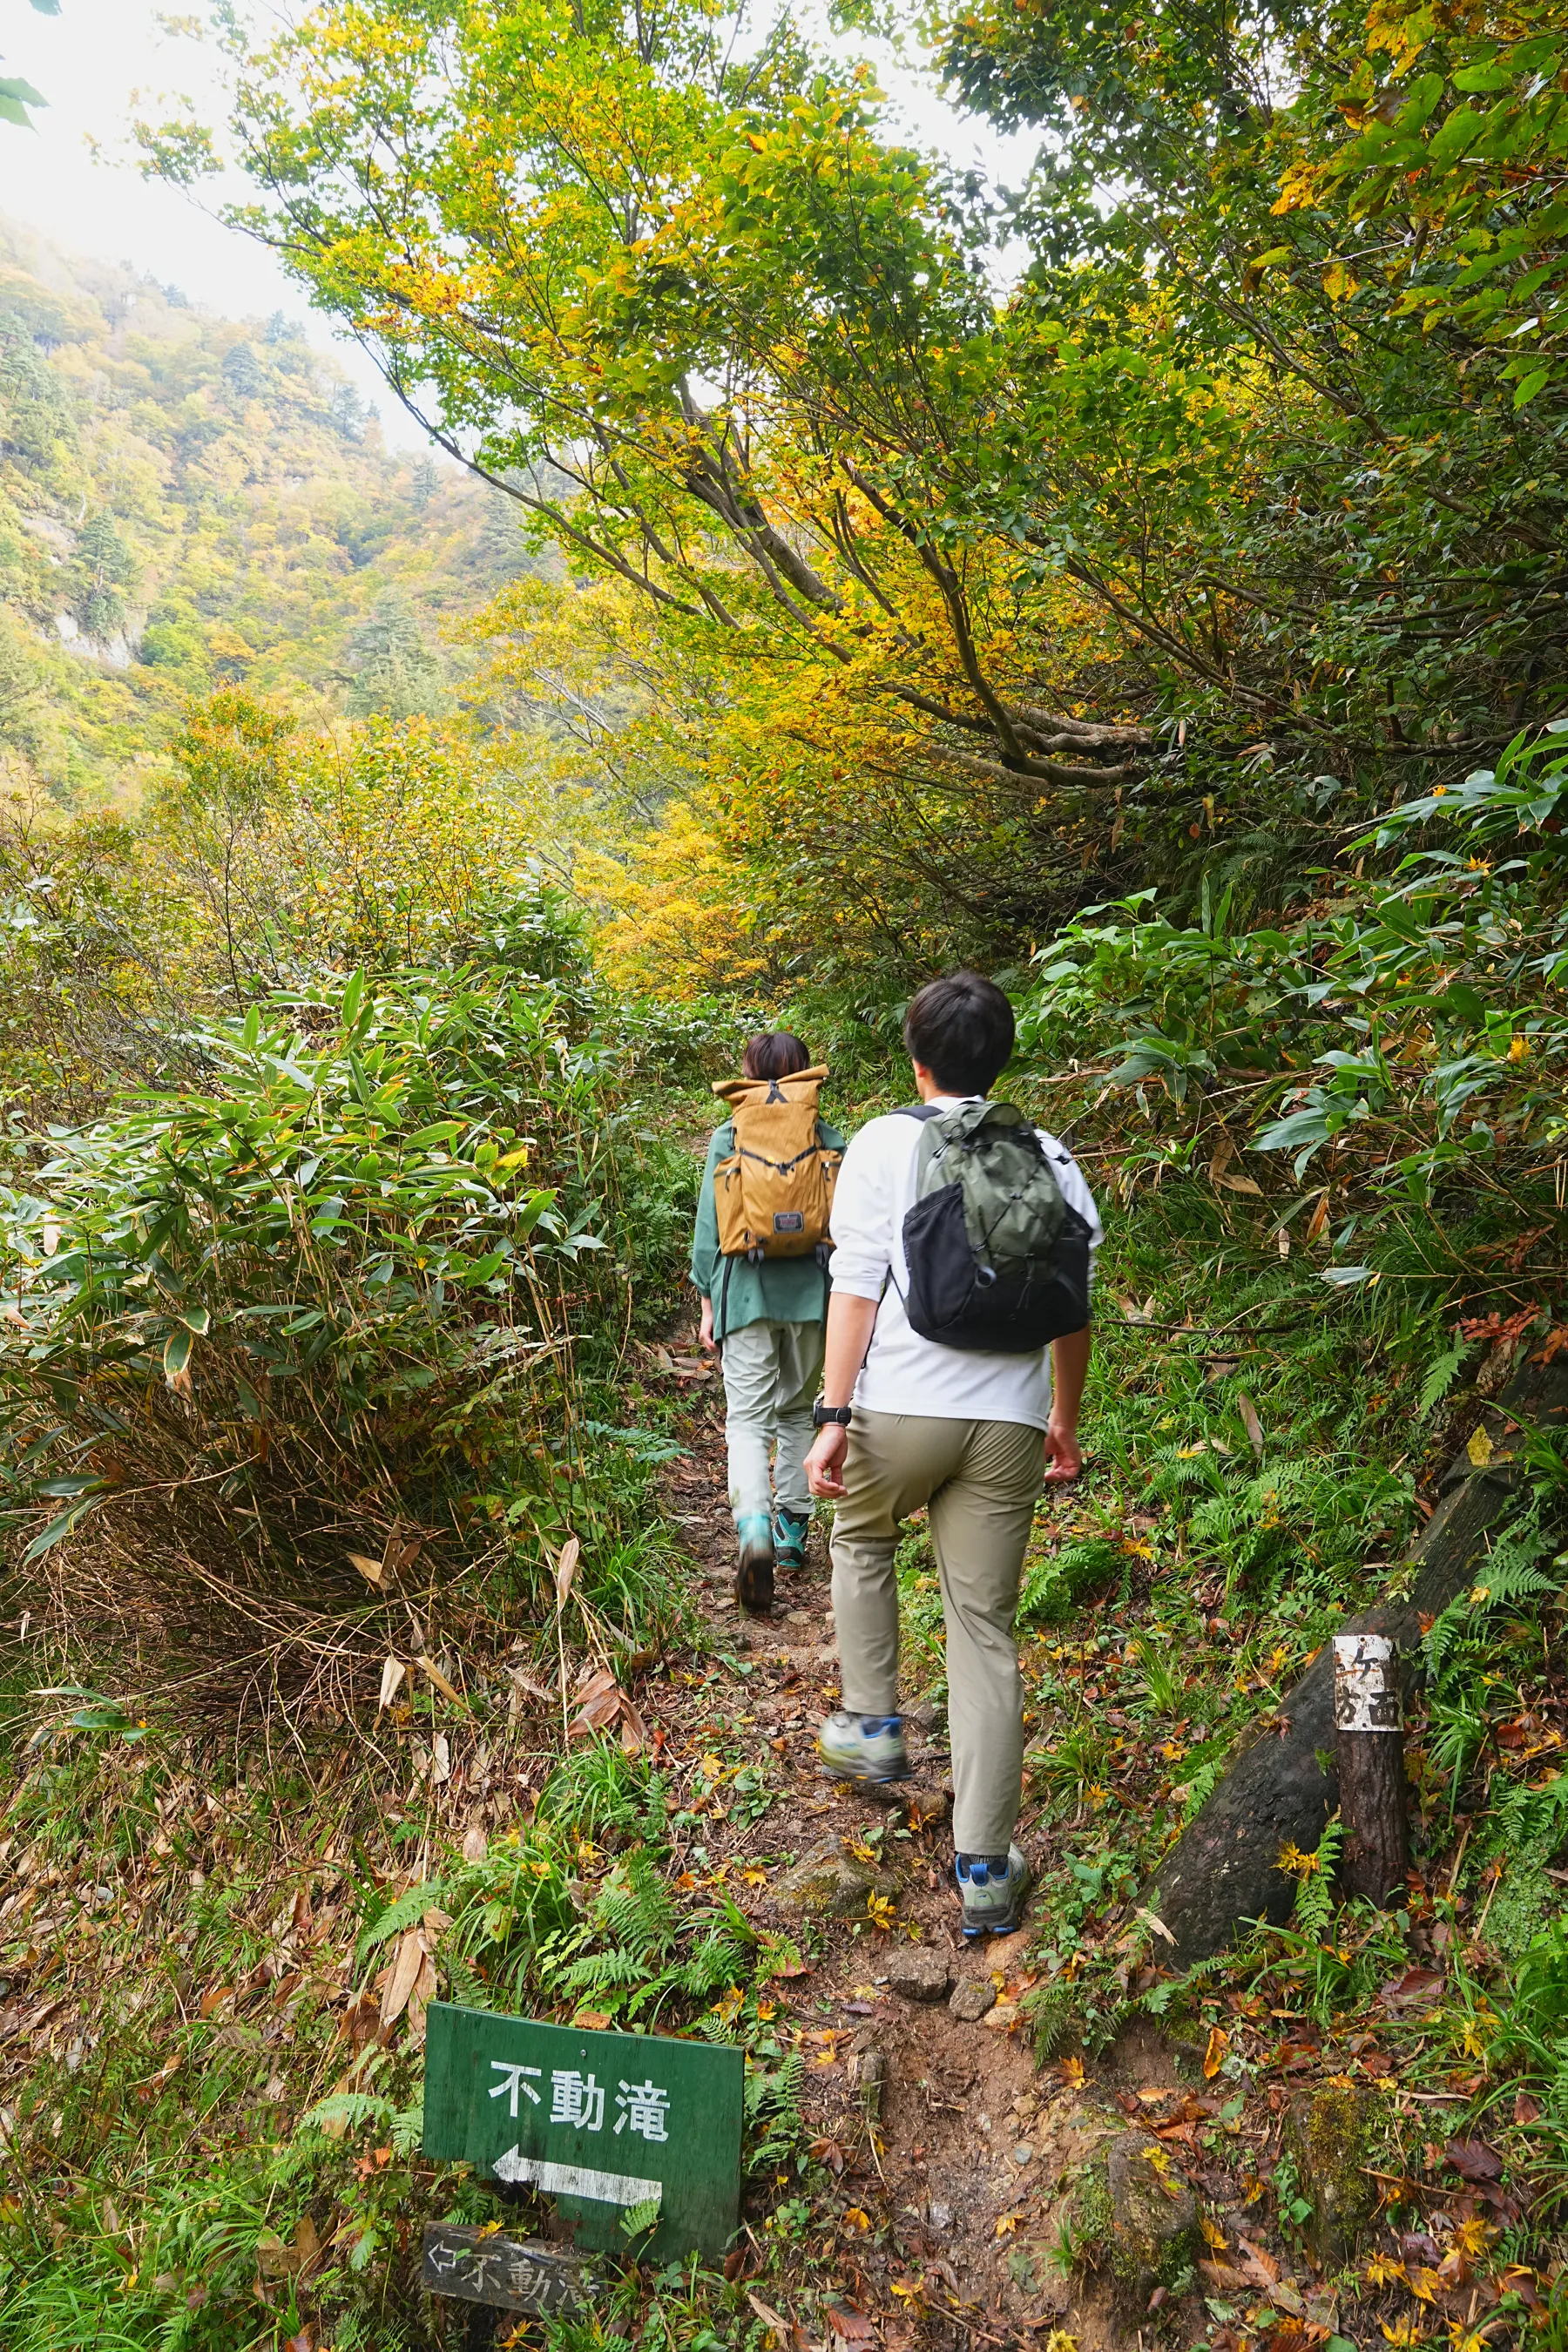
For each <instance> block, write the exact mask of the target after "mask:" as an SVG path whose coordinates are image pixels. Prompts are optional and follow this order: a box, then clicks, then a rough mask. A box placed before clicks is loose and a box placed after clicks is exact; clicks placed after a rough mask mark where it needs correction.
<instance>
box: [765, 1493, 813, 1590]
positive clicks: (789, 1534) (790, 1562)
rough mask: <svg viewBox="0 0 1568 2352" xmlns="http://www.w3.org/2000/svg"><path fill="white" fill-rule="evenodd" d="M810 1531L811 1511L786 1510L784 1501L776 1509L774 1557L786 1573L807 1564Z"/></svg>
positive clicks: (774, 1513) (774, 1514)
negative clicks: (806, 1548) (806, 1546)
mask: <svg viewBox="0 0 1568 2352" xmlns="http://www.w3.org/2000/svg"><path fill="white" fill-rule="evenodd" d="M810 1533H811V1514H810V1512H809V1511H786V1510H785V1509H784V1505H783V1504H782V1503H780V1504H779V1505H778V1506H777V1507H776V1508H775V1509H774V1512H773V1559H774V1561H775V1562H776V1564H777V1565H778V1566H779V1567H780V1568H782V1569H783V1570H784V1571H785V1573H786V1574H787V1573H789V1572H790V1571H791V1570H800V1569H803V1568H804V1567H805V1544H806V1538H807V1537H808V1536H809V1535H810Z"/></svg>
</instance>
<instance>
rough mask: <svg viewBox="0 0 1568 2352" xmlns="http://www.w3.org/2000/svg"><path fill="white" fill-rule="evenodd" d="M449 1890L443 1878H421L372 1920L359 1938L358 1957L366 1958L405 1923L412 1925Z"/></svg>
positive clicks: (440, 1902) (441, 1899)
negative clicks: (417, 1883)
mask: <svg viewBox="0 0 1568 2352" xmlns="http://www.w3.org/2000/svg"><path fill="white" fill-rule="evenodd" d="M446 1893H447V1885H446V1882H445V1880H444V1879H440V1878H426V1879H422V1880H421V1881H420V1883H419V1885H417V1886H411V1887H409V1889H408V1890H407V1892H406V1894H404V1895H399V1896H398V1897H397V1900H396V1901H395V1903H389V1904H388V1905H387V1906H386V1908H385V1910H384V1912H382V1914H381V1916H380V1917H379V1918H376V1919H373V1920H372V1921H371V1924H370V1926H369V1927H367V1928H366V1929H365V1931H364V1933H363V1936H362V1937H360V1939H359V1945H358V1950H357V1957H358V1958H359V1959H360V1960H361V1961H362V1962H363V1960H364V1959H365V1958H367V1957H368V1955H369V1954H370V1953H372V1952H374V1950H375V1949H376V1948H377V1946H378V1945H381V1944H384V1943H385V1942H386V1940H387V1937H389V1936H395V1935H398V1934H399V1933H401V1931H402V1930H403V1929H404V1928H405V1927H413V1925H414V1922H415V1921H416V1919H422V1918H423V1917H424V1916H425V1914H426V1911H429V1910H432V1909H435V1908H436V1907H437V1906H440V1905H441V1904H442V1902H443V1899H444V1897H445V1895H446Z"/></svg>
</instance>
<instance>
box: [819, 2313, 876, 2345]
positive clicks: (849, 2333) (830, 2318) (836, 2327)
mask: <svg viewBox="0 0 1568 2352" xmlns="http://www.w3.org/2000/svg"><path fill="white" fill-rule="evenodd" d="M826 2320H827V2325H828V2326H829V2327H831V2328H832V2330H833V2333H834V2334H835V2336H843V2338H844V2339H845V2341H846V2343H848V2344H874V2343H875V2342H876V2340H877V2323H876V2321H875V2320H874V2319H870V2318H868V2316H867V2315H866V2313H865V2312H863V2311H855V2310H848V2311H840V2310H839V2309H838V2307H837V2305H835V2304H831V2303H830V2304H829V2305H828V2306H827V2310H826Z"/></svg>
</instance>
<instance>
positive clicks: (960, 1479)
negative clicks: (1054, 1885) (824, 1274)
mask: <svg viewBox="0 0 1568 2352" xmlns="http://www.w3.org/2000/svg"><path fill="white" fill-rule="evenodd" d="M1013 1036H1014V1024H1013V1009H1012V1006H1011V1005H1010V1004H1009V1003H1008V1002H1007V999H1006V997H1005V995H1004V994H1003V992H1002V991H1001V990H1000V989H999V988H997V987H996V986H995V985H994V982H991V981H989V980H985V979H984V978H983V977H982V976H981V975H980V974H979V973H976V972H955V973H952V974H950V975H949V976H947V977H946V978H945V979H942V980H937V981H932V982H930V983H929V984H928V985H927V986H926V987H925V988H923V989H921V992H919V994H918V995H917V996H916V997H915V998H914V1000H913V1002H912V1003H910V1008H909V1012H908V1014H907V1016H906V1018H905V1023H904V1042H905V1045H906V1046H907V1047H908V1049H909V1052H910V1057H911V1059H912V1061H913V1064H914V1076H915V1085H916V1089H917V1091H918V1093H919V1095H920V1097H921V1108H920V1110H919V1111H918V1112H916V1113H914V1114H912V1115H911V1114H910V1113H908V1112H895V1113H892V1114H889V1116H888V1117H886V1118H875V1119H872V1120H871V1121H870V1122H869V1123H868V1125H867V1126H866V1127H864V1128H862V1129H861V1130H860V1132H859V1133H858V1135H857V1136H856V1137H855V1138H854V1139H853V1141H852V1142H851V1143H850V1145H849V1147H848V1150H847V1152H846V1153H845V1157H844V1163H843V1167H842V1170H841V1171H840V1173H839V1177H838V1183H837V1191H836V1192H835V1196H834V1202H833V1215H832V1232H833V1244H834V1256H833V1268H832V1271H833V1292H832V1297H831V1300H830V1302H829V1306H828V1316H827V1332H826V1354H825V1361H824V1370H823V1392H822V1397H821V1400H820V1401H819V1402H818V1404H817V1406H816V1414H815V1417H816V1420H817V1422H818V1423H819V1430H820V1433H819V1435H818V1436H817V1438H816V1443H815V1444H814V1445H813V1447H812V1450H811V1453H810V1454H809V1456H808V1457H807V1462H806V1472H807V1476H808V1479H809V1481H810V1485H811V1489H812V1492H813V1494H815V1495H816V1496H821V1497H824V1498H826V1499H827V1500H830V1501H832V1502H833V1503H834V1505H835V1506H836V1509H835V1517H834V1531H833V1539H832V1553H833V1606H834V1616H835V1625H836V1630H837V1641H838V1657H839V1667H840V1678H841V1682H842V1686H843V1688H842V1706H841V1707H840V1709H839V1711H838V1712H837V1714H835V1715H834V1716H832V1717H829V1718H828V1720H827V1721H826V1723H825V1724H824V1725H823V1726H822V1727H821V1729H820V1731H819V1734H818V1748H819V1750H820V1753H821V1756H822V1759H823V1761H824V1763H825V1765H826V1769H828V1770H829V1772H831V1773H833V1774H835V1775H836V1776H837V1777H840V1778H843V1779H846V1780H895V1779H899V1778H900V1777H902V1775H903V1773H904V1771H905V1769H906V1764H905V1755H904V1739H903V1725H902V1721H901V1718H900V1715H899V1712H898V1668H899V1619H898V1590H897V1585H896V1582H895V1579H894V1573H893V1556H894V1553H895V1551H896V1549H897V1547H898V1541H899V1536H900V1529H901V1527H902V1524H903V1522H904V1521H905V1520H906V1519H908V1517H910V1514H911V1513H912V1512H914V1511H916V1510H918V1509H920V1508H921V1507H929V1511H930V1526H931V1548H932V1550H933V1551H934V1553H935V1555H936V1562H937V1570H938V1574H939V1576H940V1579H941V1583H942V1609H943V1614H944V1617H945V1621H946V1632H947V1675H948V1720H949V1728H950V1731H951V1734H952V1763H953V1783H954V1790H955V1801H954V1807H953V1843H954V1845H955V1848H956V1849H957V1853H956V1864H955V1870H956V1876H957V1881H958V1887H959V1892H960V1895H961V1896H962V1899H963V1930H964V1934H965V1935H966V1936H968V1937H977V1936H982V1935H986V1934H1005V1933H1007V1932H1008V1931H1009V1930H1010V1929H1011V1928H1013V1927H1016V1925H1017V1924H1018V1922H1019V1920H1020V1918H1021V1916H1022V1912H1023V1903H1024V1898H1025V1895H1026V1892H1027V1886H1028V1875H1029V1874H1028V1868H1027V1864H1026V1861H1025V1858H1024V1856H1023V1854H1022V1853H1020V1852H1019V1850H1018V1847H1017V1846H1016V1843H1014V1831H1015V1829H1016V1824H1017V1817H1018V1808H1019V1804H1020V1801H1021V1799H1022V1791H1023V1748H1024V1735H1023V1686H1022V1683H1021V1680H1020V1677H1019V1674H1018V1655H1017V1647H1016V1643H1015V1641H1014V1638H1013V1618H1014V1614H1015V1612H1016V1608H1017V1600H1018V1584H1019V1578H1020V1575H1021V1572H1022V1569H1023V1561H1024V1553H1025V1549H1026V1545H1027V1543H1028V1538H1029V1530H1030V1527H1031V1525H1032V1522H1033V1517H1034V1510H1035V1505H1036V1503H1037V1500H1038V1498H1039V1496H1040V1492H1041V1489H1042V1486H1044V1485H1045V1484H1046V1483H1047V1482H1048V1481H1060V1480H1067V1479H1071V1478H1076V1477H1077V1476H1078V1475H1079V1469H1080V1467H1081V1465H1082V1455H1081V1453H1080V1450H1079V1442H1078V1416H1079V1401H1080V1399H1081V1396H1082V1392H1083V1384H1084V1378H1085V1374H1086V1372H1087V1370H1088V1365H1089V1329H1088V1321H1087V1317H1088V1286H1089V1278H1090V1276H1089V1269H1090V1266H1091V1263H1092V1255H1093V1252H1094V1251H1095V1249H1097V1248H1098V1246H1099V1244H1100V1238H1101V1229H1100V1219H1099V1216H1098V1214H1097V1213H1096V1210H1095V1205H1094V1202H1093V1199H1092V1198H1091V1196H1090V1194H1089V1188H1088V1186H1087V1185H1086V1184H1085V1182H1084V1181H1083V1177H1082V1175H1081V1174H1080V1172H1079V1168H1078V1166H1077V1163H1076V1162H1075V1161H1074V1160H1073V1159H1072V1156H1071V1154H1070V1153H1069V1152H1068V1151H1065V1150H1063V1148H1062V1146H1061V1145H1060V1144H1059V1143H1058V1141H1057V1139H1056V1138H1055V1137H1054V1136H1051V1135H1049V1134H1047V1133H1046V1132H1045V1130H1043V1129H1037V1130H1034V1137H1035V1138H1036V1139H1037V1142H1036V1141H1035V1140H1031V1139H1030V1131H1029V1130H1028V1129H1026V1127H1025V1126H1024V1124H1023V1122H1021V1121H1020V1120H1019V1119H1018V1118H1017V1115H1016V1113H1010V1112H1009V1111H1008V1110H1007V1108H1006V1107H1005V1106H1001V1105H998V1106H994V1107H992V1108H984V1107H983V1106H984V1098H985V1097H988V1096H989V1094H990V1091H991V1088H992V1087H993V1085H994V1082H995V1080H996V1078H997V1077H998V1076H1000V1074H1001V1072H1002V1070H1003V1069H1004V1067H1005V1065H1006V1063H1007V1061H1008V1060H1009V1058H1010V1056H1011V1054H1012V1050H1013ZM926 1122H930V1123H931V1127H932V1129H933V1130H934V1131H933V1133H931V1135H930V1136H928V1135H927V1134H926V1129H925V1123H926ZM999 1134H1000V1137H1001V1141H1000V1144H999V1145H996V1147H995V1148H996V1149H997V1150H999V1151H1000V1153H1001V1155H1002V1156H1001V1160H999V1162H998V1164H999V1165H1000V1166H1003V1167H1004V1168H1005V1171H1006V1172H1005V1178H1004V1181H1001V1183H1000V1184H999V1185H996V1184H994V1186H993V1190H992V1192H991V1193H990V1194H989V1195H987V1196H984V1197H988V1198H989V1199H990V1200H991V1201H992V1202H999V1203H1001V1207H1000V1211H999V1217H1000V1218H1001V1219H1005V1218H1006V1216H1007V1215H1008V1213H1009V1206H1010V1205H1011V1212H1012V1213H1013V1215H1014V1217H1015V1220H1016V1222H1017V1224H1018V1230H1017V1231H1016V1232H1015V1233H1014V1234H1013V1235H1012V1242H1013V1244H1014V1245H1015V1249H1016V1250H1023V1251H1025V1252H1026V1253H1028V1252H1032V1253H1033V1254H1032V1255H1026V1256H1025V1257H1023V1258H1018V1257H1017V1256H1016V1255H1015V1257H1014V1258H1013V1259H1008V1258H1007V1257H1006V1256H1005V1246H1006V1244H1007V1238H1008V1237H1007V1236H1006V1235H1005V1234H1002V1231H1001V1225H1000V1223H998V1224H997V1225H996V1226H995V1227H994V1229H993V1234H992V1238H993V1239H996V1240H997V1252H996V1264H997V1265H998V1266H999V1267H1000V1268H1001V1269H1002V1273H1001V1276H994V1274H993V1271H992V1269H991V1267H990V1266H989V1265H987V1264H985V1263H984V1262H983V1261H984V1256H985V1253H984V1252H982V1253H981V1260H982V1262H981V1263H979V1265H978V1271H976V1270H975V1267H974V1265H972V1262H971V1258H970V1255H969V1250H968V1242H967V1241H966V1230H967V1231H968V1232H969V1233H970V1234H972V1233H973V1223H974V1200H975V1196H974V1195H973V1193H972V1194H970V1195H969V1197H968V1199H967V1202H964V1203H963V1209H962V1213H961V1202H963V1195H962V1194H960V1193H959V1192H956V1191H954V1192H952V1193H950V1194H949V1195H948V1196H947V1197H946V1198H945V1199H939V1198H938V1197H937V1196H936V1193H937V1190H938V1189H941V1188H942V1187H945V1186H947V1185H951V1184H952V1182H953V1178H952V1173H951V1171H952V1169H953V1168H961V1167H962V1166H963V1162H964V1161H965V1160H966V1158H967V1157H968V1156H969V1154H970V1151H971V1148H972V1147H973V1146H974V1145H976V1144H978V1146H979V1147H980V1150H981V1153H982V1155H984V1151H985V1150H987V1149H988V1148H991V1147H992V1146H994V1145H995V1139H996V1138H997V1136H998V1135H999ZM933 1149H934V1150H935V1151H936V1152H937V1153H938V1154H939V1155H941V1154H943V1153H945V1154H946V1158H945V1160H942V1164H941V1165H940V1166H938V1167H935V1168H932V1167H930V1166H929V1165H928V1163H930V1162H931V1156H932V1152H933ZM1041 1160H1043V1170H1042V1169H1041V1167H1040V1166H1038V1165H1037V1162H1039V1161H1041ZM1020 1204H1021V1205H1020ZM917 1207H918V1213H917V1216H916V1218H915V1219H914V1220H913V1221H912V1223H911V1224H910V1229H909V1234H908V1237H907V1236H906V1223H905V1221H906V1219H908V1218H909V1217H910V1212H911V1210H917ZM944 1209H949V1210H951V1211H952V1216H951V1218H949V1219H948V1220H947V1221H946V1242H945V1247H946V1251H947V1257H946V1262H945V1264H944V1265H935V1266H934V1271H933V1260H932V1257H931V1252H932V1250H933V1248H935V1247H936V1246H937V1244H936V1243H935V1242H934V1241H933V1238H932V1236H933V1232H934V1227H933V1224H932V1222H931V1213H932V1212H933V1211H934V1212H935V1213H937V1215H938V1217H939V1218H940V1216H941V1213H942V1211H943V1210H944ZM1031 1218H1033V1219H1034V1221H1035V1222H1034V1223H1032V1224H1031V1223H1030V1222H1029V1221H1030V1219H1031ZM1057 1219H1059V1220H1060V1221H1061V1229H1060V1232H1059V1234H1058V1236H1057V1238H1056V1239H1054V1240H1051V1239H1050V1238H1049V1236H1050V1235H1051V1234H1052V1233H1053V1230H1054V1225H1053V1221H1054V1220H1057ZM1020 1234H1021V1236H1022V1237H1021V1239H1020ZM998 1236H1000V1238H998ZM907 1239H908V1242H909V1244H910V1246H906V1240H907ZM910 1247H912V1248H913V1249H914V1252H915V1255H916V1263H915V1265H914V1267H913V1269H912V1270H911V1265H910ZM1009 1266H1013V1267H1015V1268H1016V1267H1019V1266H1021V1267H1022V1273H1021V1275H1020V1274H1017V1273H1015V1274H1014V1276H1012V1286H1011V1288H1009V1286H1008V1276H1007V1269H1008V1267H1009ZM1058 1276H1060V1279H1059V1280H1058V1279H1057V1277H1058ZM944 1280H945V1282H946V1288H945V1290H942V1289H941V1285H942V1282H943V1281H944ZM933 1281H934V1282H935V1283H936V1284H937V1286H938V1287H937V1288H936V1289H933V1287H932V1284H933ZM955 1281H956V1282H958V1284H959V1287H958V1289H955V1288H954V1282H955ZM1053 1282H1055V1283H1056V1288H1055V1290H1053V1289H1052V1284H1053ZM986 1286H989V1289H987V1287H986ZM939 1292H940V1296H939ZM1047 1293H1048V1294H1049V1296H1047ZM961 1295H962V1297H963V1309H962V1312H960V1313H959V1314H957V1315H956V1316H955V1317H954V1318H953V1319H952V1321H951V1322H950V1323H949V1324H945V1325H944V1324H942V1322H941V1321H940V1319H937V1320H933V1317H936V1318H940V1315H941V1312H942V1300H943V1299H945V1300H946V1301H947V1302H948V1304H949V1305H950V1306H951V1304H952V1301H953V1299H955V1298H958V1297H961ZM911 1313H913V1315H914V1318H915V1323H924V1324H925V1325H926V1326H927V1327H928V1328H932V1329H934V1328H943V1329H945V1330H947V1331H948V1333H949V1337H950V1339H951V1340H952V1344H943V1343H942V1341H940V1340H938V1339H933V1338H931V1337H926V1336H922V1333H921V1330H920V1329H918V1328H915V1324H913V1323H911V1320H910V1316H911ZM1079 1315H1081V1317H1082V1318H1083V1325H1082V1328H1065V1325H1066V1324H1069V1323H1072V1322H1076V1320H1077V1319H1078V1317H1079ZM987 1318H989V1320H988V1319H987ZM1040 1330H1048V1331H1052V1332H1054V1333H1055V1334H1056V1335H1057V1336H1055V1337H1054V1339H1052V1340H1051V1342H1050V1344H1048V1345H1047V1344H1033V1335H1034V1334H1035V1333H1036V1332H1037V1331H1040ZM993 1342H995V1343H999V1344H993Z"/></svg>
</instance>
